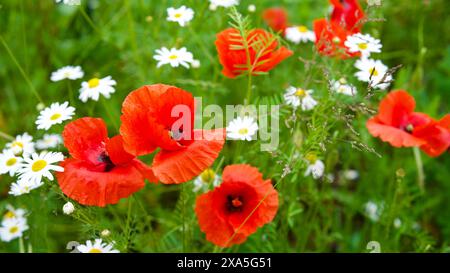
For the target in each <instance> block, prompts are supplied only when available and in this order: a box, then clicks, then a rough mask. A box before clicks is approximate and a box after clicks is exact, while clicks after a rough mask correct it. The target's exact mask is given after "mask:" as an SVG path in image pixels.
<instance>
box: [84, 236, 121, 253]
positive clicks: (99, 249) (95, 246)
mask: <svg viewBox="0 0 450 273" xmlns="http://www.w3.org/2000/svg"><path fill="white" fill-rule="evenodd" d="M113 247H114V246H113V245H112V244H108V243H104V242H103V241H102V239H95V242H94V243H92V242H91V241H86V244H85V245H79V246H77V250H78V251H79V252H81V253H119V252H120V251H119V250H116V249H113Z"/></svg>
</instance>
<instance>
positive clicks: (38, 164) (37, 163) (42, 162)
mask: <svg viewBox="0 0 450 273" xmlns="http://www.w3.org/2000/svg"><path fill="white" fill-rule="evenodd" d="M45 166H47V161H45V160H43V159H39V160H36V161H35V162H34V163H33V165H31V170H32V171H33V172H39V171H40V170H42V169H44V168H45Z"/></svg>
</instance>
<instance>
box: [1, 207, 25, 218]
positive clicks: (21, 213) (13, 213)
mask: <svg viewBox="0 0 450 273" xmlns="http://www.w3.org/2000/svg"><path fill="white" fill-rule="evenodd" d="M6 209H7V212H6V213H5V214H4V215H3V220H7V219H13V218H24V217H25V213H27V211H26V210H24V209H15V208H14V207H13V206H11V205H6Z"/></svg>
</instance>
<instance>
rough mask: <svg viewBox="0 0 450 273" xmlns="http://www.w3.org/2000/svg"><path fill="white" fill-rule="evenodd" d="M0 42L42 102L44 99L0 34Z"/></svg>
mask: <svg viewBox="0 0 450 273" xmlns="http://www.w3.org/2000/svg"><path fill="white" fill-rule="evenodd" d="M0 42H2V44H3V46H4V47H5V49H6V52H8V55H9V57H11V59H12V60H13V62H14V64H15V65H16V66H17V69H19V72H20V74H22V77H23V78H24V79H25V81H26V82H27V84H28V86H29V87H30V89H31V92H32V93H33V95H34V96H35V97H36V98H37V99H38V101H39V102H41V103H44V101H43V100H42V98H41V96H39V93H38V92H37V91H36V89H35V88H34V86H33V84H32V83H31V81H30V79H29V78H28V76H27V74H26V73H25V71H24V70H23V68H22V66H21V65H20V64H19V62H18V61H17V59H16V57H15V56H14V54H13V53H12V51H11V49H10V48H9V46H8V44H7V43H6V41H5V39H3V36H2V35H0Z"/></svg>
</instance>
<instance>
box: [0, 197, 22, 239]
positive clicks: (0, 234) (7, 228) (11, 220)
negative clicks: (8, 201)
mask: <svg viewBox="0 0 450 273" xmlns="http://www.w3.org/2000/svg"><path fill="white" fill-rule="evenodd" d="M6 209H7V212H6V213H5V214H4V215H3V218H2V222H1V225H0V239H1V240H2V241H4V242H10V241H12V240H14V239H16V238H20V237H22V236H23V233H24V232H25V231H26V230H27V229H28V225H27V218H26V217H25V214H26V210H24V209H15V208H14V207H12V206H11V205H7V206H6Z"/></svg>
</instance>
